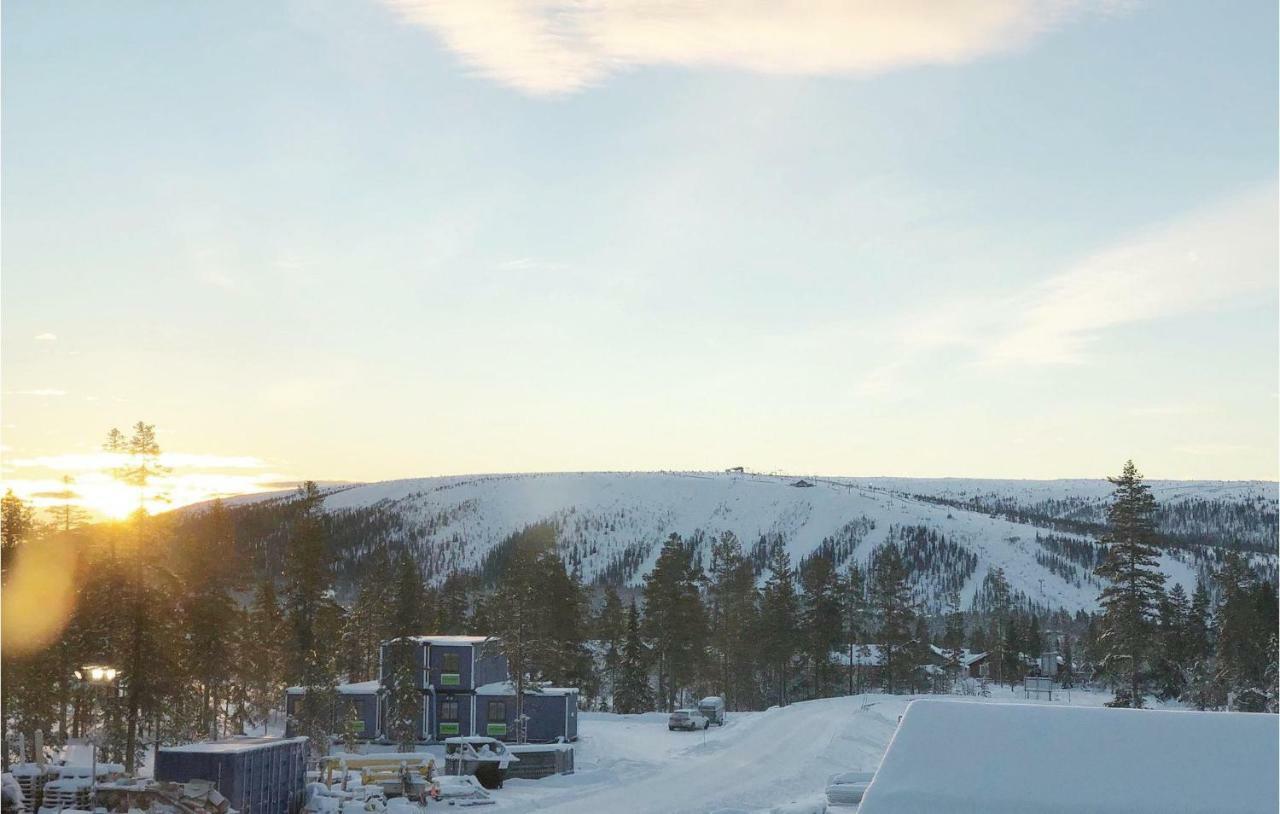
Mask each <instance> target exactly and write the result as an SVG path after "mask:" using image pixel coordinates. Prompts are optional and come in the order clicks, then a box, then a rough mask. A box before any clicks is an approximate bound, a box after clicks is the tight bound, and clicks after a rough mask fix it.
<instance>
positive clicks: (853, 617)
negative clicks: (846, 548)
mask: <svg viewBox="0 0 1280 814" xmlns="http://www.w3.org/2000/svg"><path fill="white" fill-rule="evenodd" d="M841 587H842V588H843V590H844V625H843V629H844V640H845V644H846V646H847V647H848V649H849V654H848V656H849V675H848V679H849V695H853V692H854V680H853V679H854V674H855V673H856V672H857V671H856V670H855V669H854V658H855V656H854V648H855V647H856V646H857V645H858V639H859V638H861V637H862V635H863V634H864V632H865V631H864V628H865V625H866V615H867V595H866V590H867V587H866V578H865V577H864V576H863V574H862V569H861V568H859V567H858V565H857V563H852V562H851V563H849V567H848V568H847V569H845V576H844V582H843V584H842V586H841Z"/></svg>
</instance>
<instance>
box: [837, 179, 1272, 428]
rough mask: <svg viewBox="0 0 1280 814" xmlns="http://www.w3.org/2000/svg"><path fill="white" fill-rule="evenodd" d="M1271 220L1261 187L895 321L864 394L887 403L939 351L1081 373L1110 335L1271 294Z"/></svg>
mask: <svg viewBox="0 0 1280 814" xmlns="http://www.w3.org/2000/svg"><path fill="white" fill-rule="evenodd" d="M1278 217H1280V209H1278V207H1277V189H1276V187H1275V186H1273V185H1268V186H1266V187H1264V188H1261V189H1256V190H1251V191H1249V192H1246V193H1244V194H1242V195H1239V196H1237V197H1235V198H1233V199H1231V200H1228V201H1225V202H1222V203H1219V204H1217V205H1214V206H1211V207H1208V208H1206V209H1204V210H1201V211H1198V212H1194V213H1191V214H1189V215H1186V216H1184V217H1181V218H1178V219H1176V220H1174V221H1173V222H1171V223H1168V224H1166V225H1164V226H1162V227H1159V228H1157V229H1154V230H1151V231H1148V232H1146V233H1143V234H1140V235H1137V236H1135V237H1134V238H1132V239H1131V240H1128V241H1125V242H1123V243H1121V244H1119V245H1116V246H1113V247H1110V248H1107V249H1104V250H1102V251H1099V252H1097V253H1094V254H1092V255H1090V256H1087V257H1085V258H1084V259H1082V260H1081V261H1079V262H1078V263H1075V264H1074V265H1072V266H1071V267H1069V268H1067V269H1066V270H1064V271H1061V272H1059V273H1057V274H1054V275H1052V276H1051V277H1049V278H1047V279H1045V280H1043V281H1042V282H1039V283H1035V284H1032V285H1030V286H1028V287H1026V288H1024V289H1022V290H1020V291H1015V292H1013V293H1011V294H1010V293H995V292H992V293H990V294H987V295H985V296H982V295H974V296H968V297H963V298H959V299H955V300H951V301H948V302H944V303H941V304H937V305H934V306H931V307H929V308H927V309H925V310H922V311H919V312H917V313H915V314H908V315H906V316H902V317H897V318H895V319H894V324H895V325H896V328H895V332H894V336H895V341H896V345H897V349H896V352H894V353H891V354H890V355H889V356H888V357H887V358H886V359H885V360H884V361H883V362H882V363H881V366H880V367H878V368H876V369H874V370H872V371H871V372H870V373H869V374H868V375H867V377H866V378H865V379H864V382H863V386H862V390H863V392H864V393H865V394H867V395H875V394H881V393H889V392H891V391H892V390H893V386H890V385H891V384H896V383H897V382H898V380H899V379H907V378H909V375H908V374H909V372H910V368H911V367H913V366H915V365H919V364H923V363H925V362H926V361H927V360H928V359H930V358H932V357H933V355H934V354H936V353H937V352H939V351H943V350H954V351H957V352H958V353H960V354H961V355H962V358H964V357H967V361H968V362H969V363H970V364H974V365H979V366H985V367H1009V366H1026V365H1032V366H1035V365H1063V364H1087V363H1090V362H1092V361H1095V360H1096V358H1097V357H1098V344H1099V342H1100V341H1101V340H1103V339H1104V338H1105V337H1106V336H1107V333H1108V331H1110V330H1113V329H1116V328H1119V327H1122V326H1125V325H1132V324H1137V323H1143V322H1151V321H1154V320H1159V319H1167V318H1171V317H1178V316H1184V315H1187V314H1191V313H1195V312H1202V311H1209V310H1214V309H1219V308H1223V307H1228V306H1230V305H1233V304H1237V303H1240V302H1246V301H1249V300H1250V298H1252V297H1256V296H1257V295H1258V294H1261V293H1264V292H1274V291H1275V289H1276V282H1277V281H1276V265H1277V262H1280V256H1278V255H1280V252H1278V250H1277V238H1276V231H1275V224H1276V222H1277V218H1278ZM1180 409H1181V408H1180Z"/></svg>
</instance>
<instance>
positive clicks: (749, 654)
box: [708, 531, 760, 710]
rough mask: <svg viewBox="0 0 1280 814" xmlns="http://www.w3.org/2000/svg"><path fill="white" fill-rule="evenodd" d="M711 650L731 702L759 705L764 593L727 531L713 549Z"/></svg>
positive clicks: (730, 705)
mask: <svg viewBox="0 0 1280 814" xmlns="http://www.w3.org/2000/svg"><path fill="white" fill-rule="evenodd" d="M708 596H709V597H710V600H711V602H710V604H711V649H712V653H713V658H714V663H715V666H716V671H717V673H716V674H717V679H718V684H719V691H720V693H722V694H723V695H724V700H725V706H726V707H727V708H729V709H731V710H738V709H744V708H746V707H747V705H749V704H752V703H754V701H755V699H756V695H757V692H758V689H757V687H756V682H755V672H756V670H755V654H754V649H755V645H756V641H755V639H756V634H757V631H758V629H759V609H758V605H759V601H760V592H759V591H758V590H757V588H756V575H755V569H754V568H753V567H752V565H751V561H750V560H749V559H747V558H746V556H744V554H743V551H742V544H741V543H740V542H739V541H738V537H737V535H735V534H734V533H733V532H730V531H727V532H724V533H723V534H721V535H720V539H719V540H717V541H716V542H715V544H714V545H713V546H712V549H711V586H710V588H709V590H708Z"/></svg>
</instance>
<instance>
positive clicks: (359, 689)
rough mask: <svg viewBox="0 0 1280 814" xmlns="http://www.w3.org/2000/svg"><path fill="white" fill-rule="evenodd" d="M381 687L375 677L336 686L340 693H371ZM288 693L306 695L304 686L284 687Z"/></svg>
mask: <svg viewBox="0 0 1280 814" xmlns="http://www.w3.org/2000/svg"><path fill="white" fill-rule="evenodd" d="M380 689H382V684H380V683H379V682H378V681H377V680H376V679H374V680H372V681H357V682H355V683H354V684H339V685H338V687H337V690H338V693H339V694H340V695H373V694H375V693H377V692H378V691H379V690H380ZM285 693H286V694H288V695H306V694H307V688H306V687H288V688H286V689H285Z"/></svg>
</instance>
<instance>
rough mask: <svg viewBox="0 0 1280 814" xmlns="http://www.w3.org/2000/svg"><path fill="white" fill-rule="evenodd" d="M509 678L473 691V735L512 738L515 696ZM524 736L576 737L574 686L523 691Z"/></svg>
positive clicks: (531, 738)
mask: <svg viewBox="0 0 1280 814" xmlns="http://www.w3.org/2000/svg"><path fill="white" fill-rule="evenodd" d="M515 692H516V691H515V687H514V686H513V685H512V683H511V682H510V681H499V682H495V683H493V684H489V685H487V686H483V687H480V688H479V689H477V690H476V714H475V726H476V730H475V734H477V735H488V736H489V737H491V738H501V739H502V740H514V739H515V732H516V695H515ZM524 714H525V717H526V718H527V719H528V720H527V722H526V724H525V736H526V738H527V739H528V741H529V742H530V743H551V742H553V741H576V740H577V739H578V690H577V688H574V687H535V688H530V689H526V690H525V692H524Z"/></svg>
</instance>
